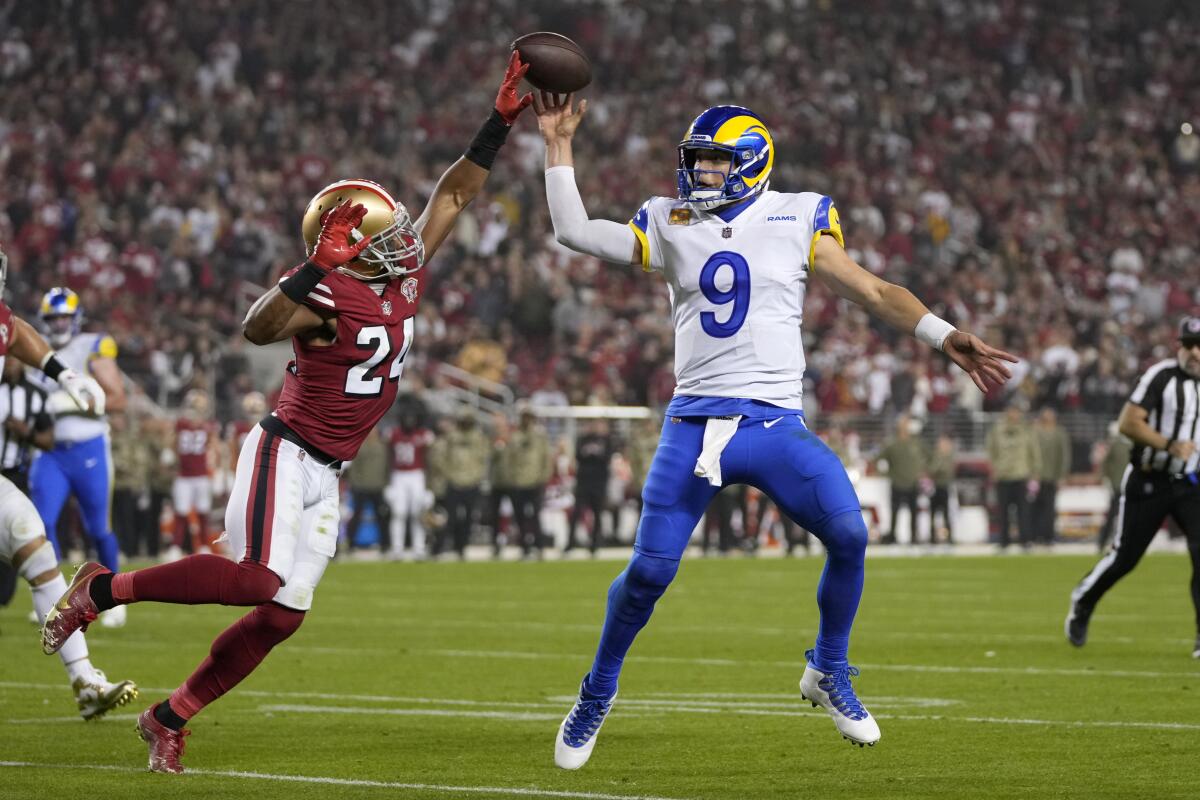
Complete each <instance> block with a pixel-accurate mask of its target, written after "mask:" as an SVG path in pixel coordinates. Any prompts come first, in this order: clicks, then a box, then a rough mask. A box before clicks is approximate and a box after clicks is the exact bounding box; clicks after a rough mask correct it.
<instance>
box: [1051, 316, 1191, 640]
mask: <svg viewBox="0 0 1200 800" xmlns="http://www.w3.org/2000/svg"><path fill="white" fill-rule="evenodd" d="M1119 426H1120V430H1121V433H1123V434H1125V435H1126V436H1128V437H1129V438H1130V439H1132V440H1133V451H1132V453H1131V454H1130V459H1129V462H1130V463H1129V466H1128V467H1126V468H1125V476H1124V478H1123V479H1122V481H1121V499H1120V502H1119V505H1118V511H1117V521H1116V524H1115V528H1116V537H1115V538H1114V539H1113V543H1112V548H1111V549H1110V550H1109V551H1108V553H1107V554H1105V556H1104V557H1103V558H1102V559H1100V562H1099V563H1098V564H1096V566H1095V567H1093V568H1092V570H1091V572H1089V573H1088V574H1087V575H1085V576H1084V578H1083V580H1082V581H1080V582H1079V585H1078V586H1076V587H1075V590H1074V591H1073V592H1071V610H1070V612H1069V613H1068V614H1067V621H1066V634H1067V639H1068V640H1069V641H1070V642H1071V644H1073V645H1075V646H1076V647H1082V646H1083V645H1084V644H1085V643H1086V642H1087V630H1088V622H1089V620H1090V619H1091V616H1092V611H1093V610H1094V609H1095V608H1096V603H1098V602H1100V598H1101V597H1103V596H1104V593H1105V592H1107V591H1108V590H1109V589H1111V588H1112V587H1113V584H1115V583H1116V582H1117V581H1119V580H1120V579H1121V578H1122V577H1124V576H1125V575H1126V574H1127V573H1128V572H1130V570H1132V569H1133V568H1134V567H1136V566H1137V563H1138V561H1140V560H1141V558H1142V554H1143V553H1145V552H1146V548H1147V547H1149V545H1150V540H1151V539H1153V538H1154V535H1155V534H1156V533H1158V529H1159V528H1160V527H1161V526H1162V524H1163V521H1164V520H1166V518H1167V515H1168V514H1169V515H1171V516H1172V517H1173V518H1174V519H1175V521H1176V522H1177V523H1179V527H1180V528H1182V529H1183V532H1184V534H1185V535H1186V536H1187V542H1188V553H1189V554H1190V555H1191V557H1192V604H1193V605H1194V606H1195V609H1196V630H1197V636H1196V645H1195V648H1194V652H1193V653H1192V656H1193V657H1195V658H1200V475H1198V472H1200V450H1198V449H1197V448H1198V446H1200V317H1187V318H1185V319H1184V320H1183V322H1181V323H1180V325H1179V351H1178V352H1177V353H1176V357H1175V358H1171V359H1167V360H1165V361H1160V362H1158V363H1157V364H1155V365H1154V366H1152V367H1150V369H1148V370H1146V373H1145V374H1144V375H1142V377H1141V380H1139V381H1138V384H1137V387H1136V388H1135V389H1134V390H1133V394H1132V395H1131V396H1130V398H1129V402H1127V403H1126V404H1125V407H1124V408H1123V409H1121V417H1120V419H1119Z"/></svg>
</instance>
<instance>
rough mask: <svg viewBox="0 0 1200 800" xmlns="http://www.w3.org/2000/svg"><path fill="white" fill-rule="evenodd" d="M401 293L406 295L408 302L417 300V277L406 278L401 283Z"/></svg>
mask: <svg viewBox="0 0 1200 800" xmlns="http://www.w3.org/2000/svg"><path fill="white" fill-rule="evenodd" d="M400 294H402V295H404V296H405V297H406V298H407V299H408V302H410V303H414V302H416V300H417V279H416V278H405V279H404V282H403V283H401V284H400Z"/></svg>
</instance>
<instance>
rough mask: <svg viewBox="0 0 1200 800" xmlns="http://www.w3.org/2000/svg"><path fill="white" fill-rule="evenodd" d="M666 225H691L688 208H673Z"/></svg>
mask: <svg viewBox="0 0 1200 800" xmlns="http://www.w3.org/2000/svg"><path fill="white" fill-rule="evenodd" d="M667 224H668V225H691V224H692V210H691V209H690V208H673V209H671V215H670V216H669V217H667Z"/></svg>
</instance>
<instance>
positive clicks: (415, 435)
mask: <svg viewBox="0 0 1200 800" xmlns="http://www.w3.org/2000/svg"><path fill="white" fill-rule="evenodd" d="M389 443H390V444H391V446H392V469H394V470H402V469H425V451H426V450H427V449H428V448H429V445H431V444H433V432H432V431H429V430H426V429H425V428H417V429H416V430H413V431H406V430H404V429H403V428H393V429H392V435H391V438H390V439H389Z"/></svg>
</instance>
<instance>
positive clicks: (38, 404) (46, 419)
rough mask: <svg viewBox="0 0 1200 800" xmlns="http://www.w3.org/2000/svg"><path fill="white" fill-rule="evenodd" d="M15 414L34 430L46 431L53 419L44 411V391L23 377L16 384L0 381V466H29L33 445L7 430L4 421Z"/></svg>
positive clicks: (7, 468) (9, 467)
mask: <svg viewBox="0 0 1200 800" xmlns="http://www.w3.org/2000/svg"><path fill="white" fill-rule="evenodd" d="M9 417H15V418H17V419H18V420H20V421H21V422H24V423H25V424H27V425H29V426H30V428H31V429H32V430H33V431H34V432H41V431H44V430H47V429H48V428H50V427H52V426H53V425H54V420H53V419H51V418H50V415H49V413H47V412H46V393H45V392H43V391H42V390H41V389H39V388H38V387H36V386H34V385H33V384H32V383H30V382H29V381H27V380H24V379H22V380H21V381H20V382H19V383H9V382H8V381H0V469H3V470H11V469H24V468H25V467H27V466H28V465H29V461H30V455H31V452H30V451H31V450H32V448H33V445H32V444H30V443H29V442H28V441H21V440H19V439H18V438H17V437H16V436H13V435H12V434H10V433H9V431H8V428H7V427H6V426H5V425H4V421H5V420H7V419H8V418H9Z"/></svg>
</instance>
